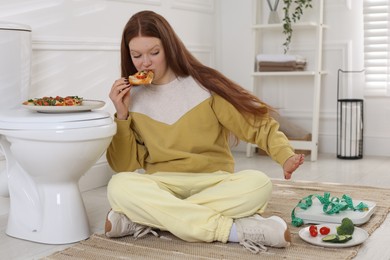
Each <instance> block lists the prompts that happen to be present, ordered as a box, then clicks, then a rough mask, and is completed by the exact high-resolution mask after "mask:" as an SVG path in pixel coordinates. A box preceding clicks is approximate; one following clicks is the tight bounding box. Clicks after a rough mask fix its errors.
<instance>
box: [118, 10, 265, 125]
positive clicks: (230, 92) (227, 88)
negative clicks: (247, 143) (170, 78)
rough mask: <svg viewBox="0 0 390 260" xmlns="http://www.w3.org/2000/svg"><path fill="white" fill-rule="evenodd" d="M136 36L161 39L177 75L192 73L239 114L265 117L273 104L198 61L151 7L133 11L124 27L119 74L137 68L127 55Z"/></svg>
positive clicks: (191, 74)
mask: <svg viewBox="0 0 390 260" xmlns="http://www.w3.org/2000/svg"><path fill="white" fill-rule="evenodd" d="M138 36H144V37H156V38H159V39H160V40H161V42H162V45H163V48H164V52H165V56H166V60H167V64H168V66H169V67H170V68H171V69H172V71H173V72H174V73H175V74H176V76H181V77H186V76H192V77H193V78H194V79H195V80H196V81H198V82H199V83H200V84H201V85H202V86H203V87H204V88H206V89H208V90H209V91H211V92H212V93H216V94H217V95H219V96H221V97H223V98H224V99H226V100H227V101H229V102H230V103H231V104H232V105H233V106H234V107H235V108H236V109H237V110H238V111H240V112H241V113H242V114H245V115H247V116H251V115H252V116H253V119H254V118H256V117H262V118H264V117H268V115H269V113H268V112H269V110H270V109H271V110H272V108H270V107H269V106H268V105H267V104H265V103H264V102H262V101H261V100H260V99H258V98H257V97H256V96H255V95H253V94H251V93H250V92H248V91H247V90H246V89H244V88H243V87H241V86H240V85H238V84H236V83H235V82H233V81H232V80H230V79H228V78H227V77H226V76H224V75H223V74H222V73H220V72H218V71H217V70H215V69H213V68H210V67H207V66H205V65H203V64H202V63H201V62H199V61H198V60H197V59H196V58H195V57H194V56H193V55H192V54H191V53H190V52H189V51H188V49H187V48H186V47H185V46H184V44H183V42H182V41H181V40H180V39H179V37H178V36H177V35H176V33H175V31H174V30H173V28H172V27H171V25H170V24H169V23H168V21H167V20H166V19H165V18H164V17H162V16H161V15H159V14H157V13H155V12H152V11H141V12H138V13H136V14H134V15H133V16H132V17H131V18H130V20H129V21H128V22H127V24H126V26H125V28H124V30H123V34H122V43H121V73H122V77H127V76H128V75H132V74H134V73H136V72H137V70H136V68H135V66H134V64H133V62H132V60H131V58H130V50H129V42H130V40H131V39H133V38H134V37H138ZM252 122H253V121H252Z"/></svg>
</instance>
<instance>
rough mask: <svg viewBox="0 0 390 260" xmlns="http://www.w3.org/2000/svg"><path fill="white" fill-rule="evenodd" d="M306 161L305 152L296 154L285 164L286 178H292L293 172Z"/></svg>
mask: <svg viewBox="0 0 390 260" xmlns="http://www.w3.org/2000/svg"><path fill="white" fill-rule="evenodd" d="M304 161H305V155H304V154H295V155H293V156H291V157H290V158H288V159H287V161H286V162H285V163H284V164H283V171H284V178H285V179H286V180H289V179H291V176H292V174H293V172H294V171H295V170H296V169H297V168H298V167H299V166H300V165H301V164H303V162H304Z"/></svg>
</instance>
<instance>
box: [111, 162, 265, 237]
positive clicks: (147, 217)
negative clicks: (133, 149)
mask: <svg viewBox="0 0 390 260" xmlns="http://www.w3.org/2000/svg"><path fill="white" fill-rule="evenodd" d="M271 191H272V182H271V180H270V179H269V178H268V177H267V176H266V175H265V174H264V173H262V172H259V171H254V170H246V171H241V172H237V173H234V174H232V173H226V172H214V173H178V172H159V173H154V174H140V173H134V172H123V173H118V174H115V175H114V176H113V177H112V178H111V180H110V182H109V184H108V187H107V193H108V200H109V202H110V204H111V207H112V209H113V210H114V211H118V212H121V213H123V214H125V215H126V216H127V217H128V218H129V219H131V220H132V221H133V222H135V223H138V224H143V225H146V226H150V227H154V228H157V229H160V230H168V231H169V232H171V233H172V234H174V235H175V236H177V237H179V238H181V239H183V240H185V241H189V242H200V241H203V242H212V241H220V242H223V243H226V242H227V239H228V237H229V233H230V229H231V226H232V224H233V219H236V218H242V217H247V216H251V215H253V214H255V213H262V212H263V211H264V209H265V207H266V206H267V202H268V200H269V198H270V196H271Z"/></svg>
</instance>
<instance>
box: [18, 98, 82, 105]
mask: <svg viewBox="0 0 390 260" xmlns="http://www.w3.org/2000/svg"><path fill="white" fill-rule="evenodd" d="M82 102H83V98H81V97H78V96H66V97H60V96H56V97H42V98H33V99H29V100H27V101H25V102H23V105H27V106H80V105H81V104H82Z"/></svg>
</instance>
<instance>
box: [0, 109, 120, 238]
mask: <svg viewBox="0 0 390 260" xmlns="http://www.w3.org/2000/svg"><path fill="white" fill-rule="evenodd" d="M115 132H116V124H115V123H114V122H113V120H112V118H111V116H110V115H109V114H108V113H106V112H102V111H101V112H99V111H91V112H79V113H64V114H45V113H37V112H32V111H28V110H24V109H15V110H10V111H5V112H4V111H2V112H0V144H1V147H2V150H3V153H4V154H5V157H6V169H7V170H6V174H7V177H8V189H9V196H10V211H9V217H8V225H7V228H6V233H7V234H8V235H9V236H12V237H16V238H21V239H25V240H30V241H35V242H40V243H47V244H67V243H73V242H77V241H80V240H83V239H86V238H88V237H89V236H90V234H91V233H90V229H89V224H88V217H87V214H86V211H85V207H84V203H83V201H82V198H81V194H80V191H79V188H78V181H79V179H80V178H81V176H82V175H83V174H84V173H85V172H86V171H87V170H88V169H90V167H92V166H93V164H94V163H95V162H96V161H97V160H98V159H99V158H100V157H101V156H102V154H103V153H104V151H105V149H106V148H107V146H108V145H109V143H110V141H111V138H112V136H113V135H114V134H115Z"/></svg>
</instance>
